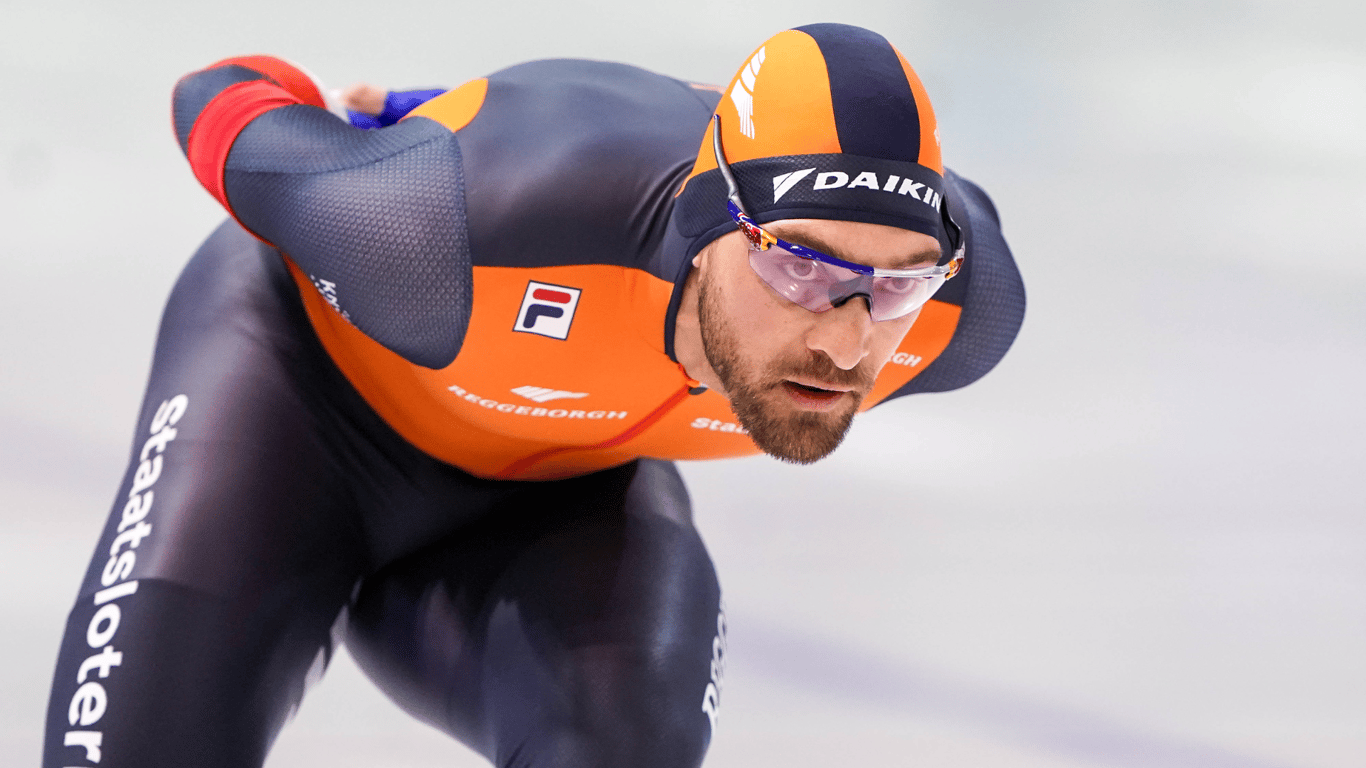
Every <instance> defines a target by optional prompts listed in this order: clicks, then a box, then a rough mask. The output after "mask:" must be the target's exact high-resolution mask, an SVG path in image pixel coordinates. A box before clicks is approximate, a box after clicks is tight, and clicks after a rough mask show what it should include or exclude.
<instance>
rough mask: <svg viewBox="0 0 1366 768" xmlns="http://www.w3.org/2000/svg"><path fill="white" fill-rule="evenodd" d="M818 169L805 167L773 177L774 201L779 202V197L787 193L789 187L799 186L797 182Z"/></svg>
mask: <svg viewBox="0 0 1366 768" xmlns="http://www.w3.org/2000/svg"><path fill="white" fill-rule="evenodd" d="M814 170H816V169H815V168H803V169H801V170H800V171H793V172H792V173H784V174H782V175H780V176H774V177H773V202H775V203H776V202H778V198H780V197H782V196H783V195H785V194H787V191H788V190H789V189H792V188H793V187H795V186H797V182H799V181H801V180H802V179H804V178H806V177H807V175H808V174H810V173H811V172H812V171H814Z"/></svg>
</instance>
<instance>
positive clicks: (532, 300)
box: [289, 262, 958, 480]
mask: <svg viewBox="0 0 1366 768" xmlns="http://www.w3.org/2000/svg"><path fill="white" fill-rule="evenodd" d="M289 266H290V270H291V272H292V274H293V276H294V279H295V282H296V283H297V284H298V286H299V291H300V294H301V296H302V297H303V301H304V305H305V308H306V310H307V312H308V316H309V320H310V321H311V322H312V325H313V328H314V329H315V331H316V332H317V334H318V337H319V338H320V340H321V341H322V343H323V346H324V347H325V348H326V349H327V351H328V353H329V354H330V355H331V357H332V358H333V360H335V361H336V363H337V365H338V367H340V368H341V370H342V372H343V373H344V374H345V375H346V377H347V379H349V380H350V382H351V383H352V385H353V386H355V387H356V389H357V390H358V391H359V392H360V394H361V396H362V397H364V398H365V400H366V401H367V402H368V403H369V404H370V406H371V407H373V408H374V409H375V411H376V412H377V413H378V414H379V415H380V416H381V417H382V418H384V419H385V421H386V422H388V423H389V425H390V426H392V427H393V428H394V429H395V430H396V431H397V432H398V433H399V434H401V435H402V436H403V437H404V438H406V439H407V440H408V441H410V442H411V443H413V444H414V445H416V446H417V447H418V448H420V449H421V450H423V451H424V452H426V453H428V454H429V455H431V456H433V457H435V458H437V459H440V460H441V461H444V462H446V463H449V464H453V465H455V466H457V467H460V468H461V469H464V470H465V471H467V472H470V473H472V474H475V475H479V476H482V477H490V478H505V479H527V480H543V479H553V478H559V477H567V476H572V475H580V474H585V473H587V472H592V471H596V470H599V469H605V468H607V467H611V466H616V465H619V464H622V463H625V462H627V461H631V460H632V459H635V458H639V457H642V456H649V457H653V458H660V459H671V460H672V459H711V458H725V457H731V456H743V455H748V454H753V453H756V452H758V449H757V448H756V447H755V445H754V443H753V441H751V440H750V439H749V437H748V435H747V434H745V432H744V430H743V429H740V428H739V427H738V426H737V424H736V419H735V416H734V415H733V414H732V413H731V410H730V406H729V404H728V403H727V402H726V400H725V399H724V398H722V397H721V396H720V395H717V394H716V393H714V392H711V391H706V392H703V393H702V394H699V395H690V394H688V378H687V376H686V374H685V373H684V372H683V370H682V369H681V368H680V366H679V365H678V364H677V363H675V362H673V361H672V360H670V359H669V357H668V355H666V354H665V353H664V323H665V318H666V316H667V311H668V303H669V298H670V296H671V293H672V290H673V285H672V284H671V283H668V282H666V281H664V280H660V279H658V278H656V277H653V276H652V275H650V274H648V273H646V272H643V271H641V270H635V269H628V268H624V267H617V266H609V265H575V266H564V267H540V268H512V267H475V269H474V296H475V303H474V312H473V314H472V315H471V317H470V323H469V327H468V330H467V332H466V335H465V340H464V344H463V346H462V347H461V350H460V354H459V355H458V356H457V357H456V360H455V361H454V362H453V363H451V364H450V365H449V366H447V367H446V368H443V369H440V370H432V369H428V368H423V367H421V366H416V365H413V364H412V363H409V362H407V361H406V360H404V359H403V358H402V357H400V356H398V355H396V354H394V353H393V352H390V351H389V350H387V349H385V348H384V347H382V346H381V345H379V344H377V343H376V342H374V341H372V340H371V339H369V338H368V337H367V336H365V335H364V334H363V333H361V332H360V331H359V330H357V329H356V328H355V327H354V326H352V325H351V324H350V323H349V322H347V321H346V320H345V319H343V317H342V316H341V315H340V314H339V313H338V312H336V311H335V310H334V309H333V308H332V307H331V306H330V305H329V304H328V303H327V300H326V299H325V298H324V297H323V296H322V295H321V294H320V293H319V292H318V290H316V289H315V288H314V287H313V285H312V284H311V283H310V280H309V276H308V275H305V274H303V273H302V272H301V271H300V270H299V269H298V268H297V267H296V266H295V265H294V264H293V263H292V262H291V263H290V264H289ZM957 310H958V308H957V307H953V306H950V305H945V304H938V303H937V302H931V304H930V305H927V306H926V308H925V309H924V310H923V311H922V313H921V317H920V319H919V320H918V321H917V322H916V325H915V326H914V327H913V328H912V330H911V333H910V334H908V335H907V337H906V340H905V341H903V343H902V345H901V349H900V350H899V351H898V354H897V356H896V357H894V358H893V362H891V363H889V364H888V365H887V366H886V368H884V369H883V373H882V375H881V376H880V377H879V380H878V383H877V385H876V387H875V388H874V391H873V393H872V396H871V397H870V398H869V399H868V402H866V403H865V405H864V407H865V408H866V407H870V406H871V405H873V404H875V403H876V402H879V401H881V400H882V399H885V398H886V397H887V396H888V395H889V394H891V393H892V392H893V391H895V390H896V389H897V388H898V387H900V386H901V385H902V384H904V383H905V382H907V381H909V380H910V379H911V378H912V377H913V376H915V375H916V374H917V373H918V372H919V371H921V370H923V369H924V368H925V366H927V365H928V364H929V363H930V361H932V360H933V359H934V358H935V357H937V356H938V354H939V353H940V352H942V351H943V348H944V346H946V345H947V343H948V339H949V337H951V336H952V332H953V327H954V326H955V325H956V322H957V315H958V311H957Z"/></svg>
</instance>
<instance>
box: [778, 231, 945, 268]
mask: <svg viewBox="0 0 1366 768" xmlns="http://www.w3.org/2000/svg"><path fill="white" fill-rule="evenodd" d="M773 234H775V235H777V234H778V233H777V232H774V233H773ZM781 237H782V238H783V239H784V240H787V241H788V242H791V243H796V244H797V245H804V246H806V247H807V248H814V249H815V250H817V251H820V252H821V253H824V254H826V255H829V256H834V257H835V258H837V259H843V260H844V261H852V262H854V263H855V264H863V262H862V261H859V260H858V259H856V258H853V257H851V256H850V255H849V254H847V253H845V252H844V250H843V249H842V248H837V247H835V246H834V245H833V244H831V243H829V242H827V241H826V240H824V239H822V238H820V237H818V236H815V235H810V234H807V233H801V234H790V235H781ZM942 257H943V253H942V252H940V251H939V250H938V249H935V250H934V251H918V252H915V253H912V254H910V255H908V256H905V257H903V258H900V259H897V260H896V261H895V262H894V264H893V266H890V267H886V269H919V268H922V267H932V266H934V265H935V264H938V263H939V259H940V258H942Z"/></svg>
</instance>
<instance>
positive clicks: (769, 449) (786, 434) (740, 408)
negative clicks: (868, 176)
mask: <svg viewBox="0 0 1366 768" xmlns="http://www.w3.org/2000/svg"><path fill="white" fill-rule="evenodd" d="M699 278H700V279H699V281H698V286H697V289H698V301H697V303H698V324H699V325H700V326H701V330H702V351H703V352H704V353H705V354H706V356H707V362H708V363H710V364H711V367H712V370H713V371H715V372H716V375H717V377H718V378H719V379H721V384H722V386H724V387H725V388H726V393H727V394H728V395H729V396H730V407H731V410H732V411H734V412H735V416H736V418H738V419H739V421H740V426H742V427H744V428H745V429H746V430H747V431H748V432H749V436H750V438H751V439H752V440H754V444H755V445H757V446H759V449H760V450H762V451H763V452H764V453H767V454H768V455H770V456H772V457H774V458H776V459H780V460H782V461H787V462H791V463H793V464H812V463H815V462H817V461H820V460H821V459H823V458H825V457H826V456H829V455H830V454H831V453H832V452H833V451H834V450H835V449H836V448H838V447H839V445H840V443H841V442H843V441H844V436H845V435H846V434H848V433H849V427H850V425H851V424H852V423H853V421H854V414H855V413H857V412H858V406H859V403H861V402H862V401H863V395H862V393H864V392H867V391H868V389H869V388H870V384H871V383H870V382H864V380H863V379H864V377H863V376H861V375H860V374H859V373H858V372H857V371H846V370H843V369H841V368H839V367H838V366H836V365H835V364H834V362H832V361H831V360H830V358H828V357H826V356H825V355H821V354H819V353H817V352H812V353H811V357H810V358H809V359H808V360H805V361H801V362H797V363H793V364H792V365H790V366H788V367H787V370H786V371H784V372H781V373H780V372H778V371H771V372H770V373H771V375H770V376H769V378H771V379H773V380H775V381H781V380H782V379H784V378H786V377H787V376H808V377H811V378H815V379H817V380H820V381H828V382H831V383H838V384H848V385H851V386H857V387H858V390H857V391H856V392H854V393H852V394H854V395H855V399H854V403H853V405H852V406H851V407H849V408H848V409H846V410H845V411H844V412H842V413H818V412H814V411H796V412H793V413H790V414H786V415H784V414H780V413H770V412H769V410H767V409H766V408H765V407H764V404H763V392H764V389H765V387H761V386H759V385H758V384H756V383H755V382H753V381H750V380H747V379H746V378H745V377H744V376H743V374H742V373H741V370H740V369H741V361H740V355H739V345H738V343H737V342H736V340H735V334H734V333H733V332H732V331H731V329H730V326H729V324H728V323H727V322H726V320H725V315H724V314H723V313H722V312H721V308H720V301H719V297H717V295H716V292H715V291H712V290H709V283H710V281H709V280H708V279H707V277H706V275H699ZM865 384H867V385H865ZM773 386H774V385H770V386H769V387H767V389H770V390H771V389H772V388H773ZM778 386H780V385H778ZM779 396H782V394H781V393H779Z"/></svg>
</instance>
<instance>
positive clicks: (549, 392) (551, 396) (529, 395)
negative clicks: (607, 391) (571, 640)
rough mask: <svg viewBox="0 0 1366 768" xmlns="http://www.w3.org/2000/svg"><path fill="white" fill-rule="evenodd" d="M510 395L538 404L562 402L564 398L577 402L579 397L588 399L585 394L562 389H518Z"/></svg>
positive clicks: (526, 387) (528, 387)
mask: <svg viewBox="0 0 1366 768" xmlns="http://www.w3.org/2000/svg"><path fill="white" fill-rule="evenodd" d="M512 394H514V395H521V396H522V397H525V398H526V399H528V400H535V401H536V402H538V403H548V402H550V401H551V400H564V399H566V398H569V399H573V400H578V399H579V398H581V397H588V393H587V392H566V391H565V390H563V389H551V388H550V387H533V386H530V385H528V386H525V387H518V388H516V389H514V390H512Z"/></svg>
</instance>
